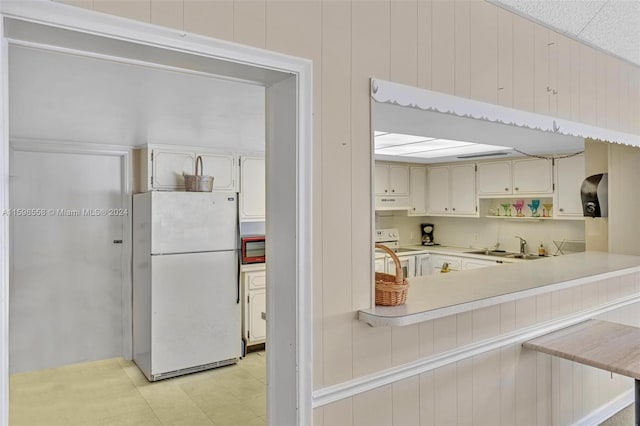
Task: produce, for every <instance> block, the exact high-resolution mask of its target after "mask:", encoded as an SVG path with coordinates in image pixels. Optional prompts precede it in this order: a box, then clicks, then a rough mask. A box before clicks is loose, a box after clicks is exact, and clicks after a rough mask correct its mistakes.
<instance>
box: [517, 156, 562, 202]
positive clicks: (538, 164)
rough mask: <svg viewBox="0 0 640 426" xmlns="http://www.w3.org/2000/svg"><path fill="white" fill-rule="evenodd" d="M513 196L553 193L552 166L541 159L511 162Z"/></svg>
mask: <svg viewBox="0 0 640 426" xmlns="http://www.w3.org/2000/svg"><path fill="white" fill-rule="evenodd" d="M511 170H512V173H513V194H514V195H518V194H551V193H553V164H552V162H551V160H546V159H542V158H536V159H527V160H513V161H512V164H511Z"/></svg>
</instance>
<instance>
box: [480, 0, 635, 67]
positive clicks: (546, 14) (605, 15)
mask: <svg viewBox="0 0 640 426" xmlns="http://www.w3.org/2000/svg"><path fill="white" fill-rule="evenodd" d="M489 1H490V2H491V3H494V4H496V5H497V6H500V7H503V8H505V9H509V10H511V11H513V12H515V13H518V14H519V15H522V16H525V17H529V18H532V19H533V20H535V21H538V22H540V23H542V24H544V25H546V26H548V27H551V28H553V29H555V30H557V31H559V32H561V33H564V34H566V35H568V36H570V37H573V38H575V39H577V40H580V41H582V42H585V43H587V44H589V45H592V46H595V47H597V48H600V49H602V50H605V51H607V52H611V53H613V54H614V55H616V56H619V57H621V58H623V59H626V60H627V61H629V62H632V63H634V64H636V65H638V66H640V0H489Z"/></svg>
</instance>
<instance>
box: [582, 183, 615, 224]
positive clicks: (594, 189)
mask: <svg viewBox="0 0 640 426" xmlns="http://www.w3.org/2000/svg"><path fill="white" fill-rule="evenodd" d="M580 196H581V198H582V210H583V212H584V215H585V216H586V217H607V216H609V179H608V174H607V173H600V174H597V175H592V176H589V177H588V178H586V179H585V180H584V181H583V182H582V187H581V188H580Z"/></svg>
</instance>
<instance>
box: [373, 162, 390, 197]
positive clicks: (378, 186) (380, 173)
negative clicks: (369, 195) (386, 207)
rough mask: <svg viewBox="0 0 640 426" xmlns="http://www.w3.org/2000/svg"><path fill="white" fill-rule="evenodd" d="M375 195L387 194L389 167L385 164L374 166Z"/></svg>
mask: <svg viewBox="0 0 640 426" xmlns="http://www.w3.org/2000/svg"><path fill="white" fill-rule="evenodd" d="M375 193H376V195H388V194H389V166H387V165H386V164H376V167H375Z"/></svg>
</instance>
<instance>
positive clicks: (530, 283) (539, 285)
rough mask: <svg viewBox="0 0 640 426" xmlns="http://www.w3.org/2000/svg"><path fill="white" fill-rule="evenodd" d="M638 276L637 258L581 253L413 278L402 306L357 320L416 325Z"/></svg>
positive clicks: (363, 312) (380, 309)
mask: <svg viewBox="0 0 640 426" xmlns="http://www.w3.org/2000/svg"><path fill="white" fill-rule="evenodd" d="M467 250H469V249H467ZM430 251H431V252H432V253H433V252H435V251H433V250H430ZM486 257H487V256H483V258H486ZM510 260H512V259H510ZM639 271H640V256H629V255H622V254H612V253H605V252H584V253H574V254H567V255H563V256H555V257H547V258H544V259H537V260H522V261H519V262H514V263H511V264H505V265H502V266H500V268H484V269H474V270H469V271H460V272H451V273H448V274H436V275H427V276H424V277H414V278H410V279H409V284H410V287H409V292H408V294H407V303H405V304H404V305H399V306H375V307H373V308H371V309H364V310H361V311H359V312H358V319H359V320H360V321H364V322H366V323H367V324H369V325H371V326H373V327H386V326H403V325H409V324H416V323H419V322H423V321H428V320H431V319H435V318H440V317H444V316H447V315H453V314H457V313H460V312H466V311H470V310H474V309H479V308H483V307H486V306H492V305H496V304H499V303H504V302H509V301H512V300H517V299H522V298H525V297H529V296H534V295H537V294H543V293H547V292H550V291H556V290H560V289H563V288H568V287H573V286H575V285H581V284H586V283H589V282H593V281H597V280H601V279H605V278H610V277H614V276H619V275H625V274H628V273H632V272H639Z"/></svg>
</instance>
